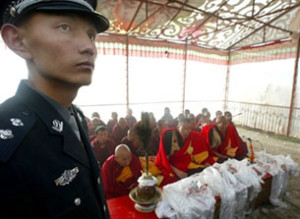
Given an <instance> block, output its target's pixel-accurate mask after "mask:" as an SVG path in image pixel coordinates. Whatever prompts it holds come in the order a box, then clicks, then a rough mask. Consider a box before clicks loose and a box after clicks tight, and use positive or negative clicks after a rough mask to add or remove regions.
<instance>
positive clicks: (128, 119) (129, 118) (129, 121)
mask: <svg viewBox="0 0 300 219" xmlns="http://www.w3.org/2000/svg"><path fill="white" fill-rule="evenodd" d="M125 120H126V122H127V124H128V126H129V128H132V127H133V126H134V125H135V124H136V122H137V121H136V118H135V117H134V116H126V117H125Z"/></svg>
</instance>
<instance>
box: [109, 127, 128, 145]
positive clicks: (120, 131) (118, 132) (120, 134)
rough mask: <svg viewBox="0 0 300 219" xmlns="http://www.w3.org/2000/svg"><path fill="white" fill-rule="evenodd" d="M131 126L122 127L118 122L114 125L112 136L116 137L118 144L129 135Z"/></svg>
mask: <svg viewBox="0 0 300 219" xmlns="http://www.w3.org/2000/svg"><path fill="white" fill-rule="evenodd" d="M128 130H129V126H127V125H126V126H125V127H123V128H122V127H121V126H120V125H119V124H118V123H117V124H116V125H115V126H114V127H113V130H112V133H111V138H112V139H114V141H115V142H116V144H117V145H119V144H120V143H121V140H122V138H124V137H125V136H127V133H128Z"/></svg>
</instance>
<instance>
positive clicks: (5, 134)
mask: <svg viewBox="0 0 300 219" xmlns="http://www.w3.org/2000/svg"><path fill="white" fill-rule="evenodd" d="M13 137H14V135H13V133H12V131H11V130H10V129H0V139H3V140H6V139H11V138H13Z"/></svg>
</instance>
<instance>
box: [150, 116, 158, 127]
mask: <svg viewBox="0 0 300 219" xmlns="http://www.w3.org/2000/svg"><path fill="white" fill-rule="evenodd" d="M149 118H150V126H151V128H152V129H155V128H156V125H157V124H156V119H155V116H154V114H153V113H152V112H150V113H149Z"/></svg>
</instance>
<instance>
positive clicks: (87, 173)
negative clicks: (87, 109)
mask: <svg viewBox="0 0 300 219" xmlns="http://www.w3.org/2000/svg"><path fill="white" fill-rule="evenodd" d="M79 114H80V113H78V111H76V109H75V117H76V120H77V124H78V127H79V131H80V135H81V136H80V137H81V141H80V140H79V139H78V138H77V137H76V135H75V133H74V131H73V130H72V128H71V126H70V125H69V123H68V122H66V121H64V119H63V117H62V116H61V115H60V114H59V113H58V111H57V110H56V109H55V108H54V107H53V106H52V105H51V104H50V103H49V102H48V101H47V100H46V99H45V98H43V97H42V96H41V95H40V94H39V93H38V92H36V91H34V90H33V89H32V88H30V87H29V86H28V85H27V84H26V82H24V81H23V82H21V84H20V86H19V88H18V91H17V93H16V95H15V96H14V97H13V98H11V99H9V100H7V101H6V102H4V103H3V104H1V105H0V218H1V219H2V218H31V219H32V218H39V219H44V218H72V219H75V218H86V219H93V218H109V213H108V208H107V205H106V201H105V197H104V192H103V188H102V185H101V184H102V182H101V178H100V175H99V174H100V171H99V168H98V165H97V161H96V159H95V156H94V154H93V152H92V149H91V146H90V143H89V140H88V137H87V133H86V129H85V128H84V126H83V124H82V122H83V121H84V118H79V117H78V115H79Z"/></svg>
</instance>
